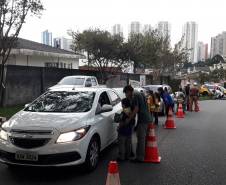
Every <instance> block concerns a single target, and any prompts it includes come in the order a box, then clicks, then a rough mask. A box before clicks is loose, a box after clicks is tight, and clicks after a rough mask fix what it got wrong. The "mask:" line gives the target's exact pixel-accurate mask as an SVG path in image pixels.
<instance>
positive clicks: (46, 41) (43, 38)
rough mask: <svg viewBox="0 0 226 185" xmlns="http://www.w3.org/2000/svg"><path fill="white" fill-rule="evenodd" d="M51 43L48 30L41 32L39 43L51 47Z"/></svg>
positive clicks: (50, 34)
mask: <svg viewBox="0 0 226 185" xmlns="http://www.w3.org/2000/svg"><path fill="white" fill-rule="evenodd" d="M52 42H53V41H52V33H51V32H49V31H48V30H45V31H43V32H42V35H41V43H42V44H45V45H49V46H52V45H53V43H52Z"/></svg>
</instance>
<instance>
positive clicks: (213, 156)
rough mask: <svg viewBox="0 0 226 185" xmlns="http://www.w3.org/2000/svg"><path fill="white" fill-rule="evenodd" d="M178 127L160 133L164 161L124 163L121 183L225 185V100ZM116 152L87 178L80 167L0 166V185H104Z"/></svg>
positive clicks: (191, 115)
mask: <svg viewBox="0 0 226 185" xmlns="http://www.w3.org/2000/svg"><path fill="white" fill-rule="evenodd" d="M161 122H162V123H163V122H164V119H162V120H161ZM176 124H177V129H175V130H165V129H163V128H162V127H159V128H158V129H157V135H158V147H159V152H160V154H161V157H162V161H161V163H160V164H134V163H130V162H124V163H121V164H120V166H119V170H120V179H121V185H225V184H226V147H225V145H226V144H225V142H226V101H224V100H223V101H219V100H215V101H205V102H201V112H199V113H194V112H193V113H188V114H187V115H186V118H185V119H180V120H179V119H176ZM116 154H117V146H116V145H112V146H111V147H109V148H108V149H107V150H105V151H104V153H102V157H101V161H100V164H99V166H98V168H97V169H96V170H95V171H94V172H92V173H89V174H87V173H84V172H83V171H82V170H81V167H70V168H48V169H46V168H19V169H14V170H11V169H9V168H8V167H7V166H5V165H2V164H0V185H20V184H22V185H33V184H34V185H61V184H62V185H105V181H106V176H107V166H108V162H109V161H110V160H111V159H114V158H115V157H116Z"/></svg>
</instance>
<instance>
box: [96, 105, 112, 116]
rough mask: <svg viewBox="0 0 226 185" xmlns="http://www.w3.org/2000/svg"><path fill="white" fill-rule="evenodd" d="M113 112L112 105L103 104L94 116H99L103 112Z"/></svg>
mask: <svg viewBox="0 0 226 185" xmlns="http://www.w3.org/2000/svg"><path fill="white" fill-rule="evenodd" d="M112 110H113V106H112V105H107V104H104V105H103V106H102V107H101V108H97V111H96V114H101V113H104V112H111V111H112Z"/></svg>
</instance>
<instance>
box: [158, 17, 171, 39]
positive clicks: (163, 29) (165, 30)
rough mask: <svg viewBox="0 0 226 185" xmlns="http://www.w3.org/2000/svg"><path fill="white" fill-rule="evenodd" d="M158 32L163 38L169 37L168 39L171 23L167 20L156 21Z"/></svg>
mask: <svg viewBox="0 0 226 185" xmlns="http://www.w3.org/2000/svg"><path fill="white" fill-rule="evenodd" d="M157 29H158V32H159V35H160V36H162V37H164V38H167V37H168V38H169V39H170V36H171V25H170V23H169V22H167V21H160V22H159V23H158V27H157Z"/></svg>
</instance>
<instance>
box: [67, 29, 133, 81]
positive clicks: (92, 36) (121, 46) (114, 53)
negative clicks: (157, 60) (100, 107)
mask: <svg viewBox="0 0 226 185" xmlns="http://www.w3.org/2000/svg"><path fill="white" fill-rule="evenodd" d="M70 35H71V36H72V38H73V45H72V48H73V49H74V51H75V52H82V51H86V52H87V55H88V65H89V66H93V67H96V68H97V69H98V71H99V72H100V74H101V77H102V82H106V80H107V75H106V72H105V69H108V72H110V73H114V72H115V71H116V70H118V69H122V68H124V67H126V66H127V65H128V62H129V56H128V50H129V47H128V45H127V44H125V43H123V38H122V37H121V36H120V35H116V36H112V35H111V34H110V33H109V32H107V31H101V30H99V29H97V30H91V29H90V30H85V31H83V32H82V33H79V32H73V31H72V32H70Z"/></svg>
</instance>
